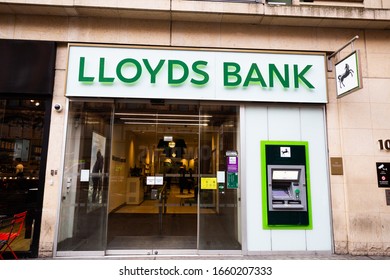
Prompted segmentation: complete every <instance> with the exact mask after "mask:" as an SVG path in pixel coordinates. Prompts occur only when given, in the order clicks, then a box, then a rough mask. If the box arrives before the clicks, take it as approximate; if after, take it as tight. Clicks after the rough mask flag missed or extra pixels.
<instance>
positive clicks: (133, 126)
mask: <svg viewBox="0 0 390 280" xmlns="http://www.w3.org/2000/svg"><path fill="white" fill-rule="evenodd" d="M198 131H199V129H198V105H197V104H193V105H188V104H177V103H172V102H164V103H155V102H151V101H149V100H146V101H144V102H141V101H137V103H131V102H128V101H123V102H117V103H116V110H115V124H114V133H113V157H112V163H111V181H110V192H109V201H110V203H109V205H110V206H109V216H108V241H107V244H108V245H107V249H109V250H118V249H122V250H156V249H196V246H197V243H196V240H197V239H196V237H197V206H196V198H195V197H194V186H195V181H196V178H197V174H196V172H197V162H196V159H195V158H196V154H197V150H198V140H199V139H198ZM184 168H185V170H186V173H184V172H183V171H184ZM190 168H191V170H190ZM190 171H191V172H192V175H190V173H189V172H190ZM183 175H184V176H185V177H184V178H183ZM180 186H181V187H182V190H183V192H184V193H183V194H182V195H181V194H180ZM188 192H190V193H188Z"/></svg>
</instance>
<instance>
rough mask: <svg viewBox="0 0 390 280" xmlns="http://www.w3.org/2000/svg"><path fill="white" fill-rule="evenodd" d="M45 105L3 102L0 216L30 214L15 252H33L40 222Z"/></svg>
mask: <svg viewBox="0 0 390 280" xmlns="http://www.w3.org/2000/svg"><path fill="white" fill-rule="evenodd" d="M45 102H46V101H45V100H42V99H40V100H37V99H36V100H30V99H28V100H25V99H7V100H0V216H12V215H14V214H15V213H20V212H23V211H27V217H26V221H25V226H24V228H23V232H22V234H21V235H20V236H19V237H18V238H17V240H16V241H14V242H13V246H12V249H13V250H14V251H29V250H30V245H31V242H32V236H33V235H35V234H33V231H34V223H35V222H36V221H37V219H38V218H40V213H41V208H40V204H41V202H42V194H43V182H39V174H40V169H41V165H42V164H41V153H42V145H43V131H44V124H45V110H46V108H47V105H46V103H45ZM37 230H39V227H37ZM35 236H36V235H35Z"/></svg>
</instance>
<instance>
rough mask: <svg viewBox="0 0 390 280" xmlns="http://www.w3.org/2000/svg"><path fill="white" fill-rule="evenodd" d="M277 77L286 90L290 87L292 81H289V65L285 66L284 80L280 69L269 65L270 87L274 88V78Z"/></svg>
mask: <svg viewBox="0 0 390 280" xmlns="http://www.w3.org/2000/svg"><path fill="white" fill-rule="evenodd" d="M275 76H276V78H277V79H278V80H279V82H280V83H281V84H282V86H283V87H284V88H288V87H289V85H290V79H289V71H288V64H285V65H284V78H283V76H282V75H281V74H280V72H279V70H278V68H276V66H275V64H270V65H269V86H270V87H274V77H275Z"/></svg>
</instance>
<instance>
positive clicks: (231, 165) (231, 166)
mask: <svg viewBox="0 0 390 280" xmlns="http://www.w3.org/2000/svg"><path fill="white" fill-rule="evenodd" d="M227 172H230V173H235V172H238V157H227Z"/></svg>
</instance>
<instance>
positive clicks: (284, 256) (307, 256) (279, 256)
mask: <svg viewBox="0 0 390 280" xmlns="http://www.w3.org/2000/svg"><path fill="white" fill-rule="evenodd" d="M55 259H73V260H74V259H89V260H98V259H107V260H108V259H110V260H206V261H207V260H390V255H388V256H386V255H338V254H330V253H272V254H271V253H269V254H267V253H266V254H261V255H126V256H124V255H121V256H118V255H115V256H103V257H96V258H95V257H90V256H89V257H64V258H63V257H59V258H55Z"/></svg>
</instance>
